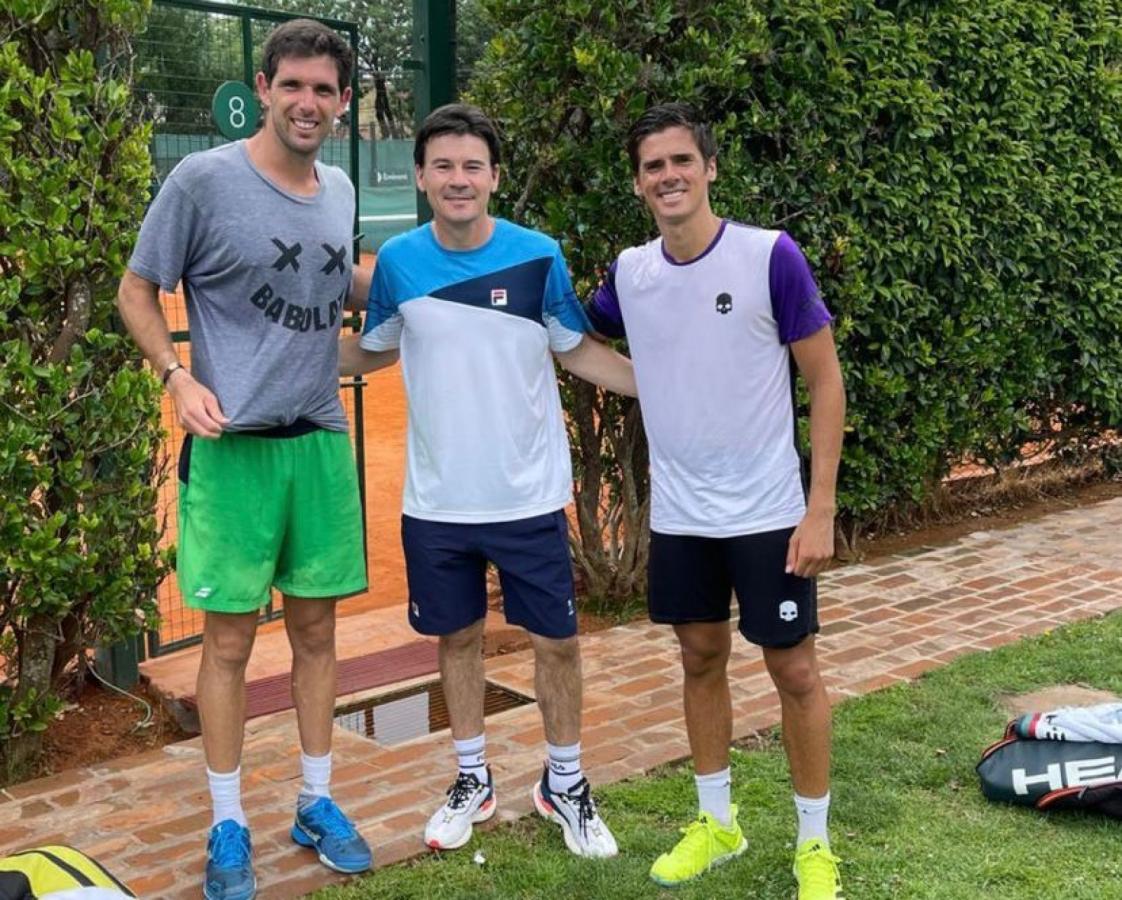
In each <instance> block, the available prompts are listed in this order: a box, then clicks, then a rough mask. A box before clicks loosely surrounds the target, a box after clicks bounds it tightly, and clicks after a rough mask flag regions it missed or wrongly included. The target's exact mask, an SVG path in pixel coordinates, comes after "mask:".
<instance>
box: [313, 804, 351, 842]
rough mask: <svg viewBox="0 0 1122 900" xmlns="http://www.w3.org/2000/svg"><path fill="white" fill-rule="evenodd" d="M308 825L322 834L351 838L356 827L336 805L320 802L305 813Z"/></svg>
mask: <svg viewBox="0 0 1122 900" xmlns="http://www.w3.org/2000/svg"><path fill="white" fill-rule="evenodd" d="M305 815H306V816H307V818H308V823H309V824H310V825H311V826H312V827H313V828H315V829H316V830H317V831H319V832H320V833H321V834H327V835H331V836H332V837H342V838H346V837H350V836H351V834H352V833H353V832H354V826H353V825H351V823H350V821H349V820H348V819H347V817H346V816H344V815H343V811H342V810H341V809H339V807H338V806H336V805H335V804H334V803H330V802H329V803H324V802H323V801H318V802H316V803H314V804H312V806H311V807H310V808H309V809H308V810H307V811H306V812H305Z"/></svg>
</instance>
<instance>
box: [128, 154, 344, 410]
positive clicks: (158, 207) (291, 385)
mask: <svg viewBox="0 0 1122 900" xmlns="http://www.w3.org/2000/svg"><path fill="white" fill-rule="evenodd" d="M316 174H317V176H318V178H319V191H318V193H317V194H316V195H315V196H314V197H300V196H296V195H294V194H289V193H287V192H285V191H283V190H281V189H280V188H279V187H277V185H275V184H274V183H273V182H272V181H270V180H269V179H268V178H266V177H265V176H264V175H263V174H262V173H261V172H259V171H258V170H257V169H256V168H255V167H254V166H253V163H252V162H250V159H249V155H248V154H247V153H246V149H245V142H244V141H238V142H236V143H233V144H226V145H223V146H221V147H216V148H215V149H213V150H206V151H203V152H201V153H192V154H191V155H190V156H187V157H186V158H184V159H183V161H182V162H180V163H179V165H178V166H176V167H175V169H174V170H173V171H172V173H171V174H170V175H169V176H168V178H167V180H166V181H165V182H164V184H163V186H162V187H161V188H160V192H159V194H157V195H156V199H155V200H154V201H153V203H152V206H151V207H150V208H149V210H148V214H147V215H146V216H145V217H144V224H143V225H142V226H141V228H140V237H139V239H138V240H137V243H136V249H135V250H134V251H133V254H132V258H131V259H130V260H129V268H130V269H131V270H132V271H133V272H135V273H136V274H137V275H139V276H140V277H141V278H144V279H146V280H147V281H151V282H153V283H154V284H159V285H160V286H161V287H163V289H164V290H165V291H173V290H175V285H176V283H177V282H179V280H180V278H182V280H183V287H184V290H185V293H186V296H187V322H188V325H189V327H190V330H191V372H192V374H193V375H194V376H195V378H196V379H198V380H199V382H201V383H202V384H204V385H206V386H207V387H209V388H210V389H211V390H212V391H214V393H215V395H216V396H217V397H218V402H219V403H220V404H221V406H222V411H223V413H225V414H226V416H227V417H228V418H229V419H230V424H229V425H228V426H227V428H228V429H229V430H231V431H244V430H247V429H257V428H270V427H273V426H277V425H288V424H291V423H292V422H294V421H295V420H296V419H299V418H303V419H308V420H310V421H312V422H314V423H315V424H317V425H319V426H321V427H323V428H327V429H331V430H333V431H346V430H347V417H346V414H345V413H344V412H343V405H342V403H341V402H340V400H339V369H338V358H339V343H338V341H339V327H340V324H341V321H342V319H343V316H344V311H343V303H344V301H345V300H346V297H347V293H348V291H349V289H350V284H351V237H352V235H351V232H352V230H353V224H354V208H355V207H354V204H355V195H354V188H353V187H352V185H351V183H350V180H349V179H348V178H347V175H346V173H344V172H343V171H342V170H341V169H338V168H336V167H334V166H327V165H322V164H320V163H316Z"/></svg>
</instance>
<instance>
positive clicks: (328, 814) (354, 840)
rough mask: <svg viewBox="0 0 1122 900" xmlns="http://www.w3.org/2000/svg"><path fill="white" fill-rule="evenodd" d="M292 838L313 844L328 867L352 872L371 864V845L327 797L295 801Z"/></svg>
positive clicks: (372, 862)
mask: <svg viewBox="0 0 1122 900" xmlns="http://www.w3.org/2000/svg"><path fill="white" fill-rule="evenodd" d="M292 839H293V840H294V841H296V843H297V844H299V845H300V846H301V847H312V848H313V849H314V850H315V851H316V852H317V853H318V854H319V861H320V862H321V863H323V864H324V865H325V866H327V867H328V868H329V869H334V870H335V871H336V872H343V873H344V874H346V875H353V874H354V873H355V872H365V871H366V870H367V869H369V868H370V867H371V866H372V865H373V864H374V860H373V858H372V857H371V855H370V846H369V845H368V844H367V843H366V841H364V840H363V839H362V835H361V834H359V833H358V830H357V829H356V828H355V827H354V825H352V824H351V820H350V819H348V818H347V817H346V816H345V815H344V814H343V811H342V810H341V809H339V807H338V806H336V805H335V801H334V800H332V799H331V798H330V797H317V798H316V800H315V802H313V803H297V805H296V822H295V824H294V825H293V826H292Z"/></svg>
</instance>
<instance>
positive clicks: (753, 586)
mask: <svg viewBox="0 0 1122 900" xmlns="http://www.w3.org/2000/svg"><path fill="white" fill-rule="evenodd" d="M794 530H795V529H794V528H782V529H780V530H779V531H766V532H762V533H760V534H745V535H739V536H737V537H728V538H710V537H694V536H689V535H677V534H659V533H657V532H654V531H652V532H651V555H650V566H649V583H648V589H647V608H648V610H649V612H650V617H651V621H652V622H661V623H664V624H670V625H682V624H685V623H688V622H727V621H728V619H729V611H730V606H731V603H732V592H733V591H734V590H735V591H736V597H737V601H738V602H739V604H740V633H741V634H742V635H744V637H745V638H747V639H748V640H749V641H751V642H752V643H753V644H758V645H759V646H761V647H771V648H776V649H783V648H786V647H793V646H795V645H796V644H798V643H799V642H800V641H802V640H803V639H804V638H805V637H806V636H807V635H809V634H814V633H815V632H817V631H818V596H817V590H816V585H815V580H814V579H813V578H800V577H799V576H798V575H788V574H787V573H786V572H785V571H784V569H785V568H786V565H787V542H788V541H789V540H790V537H791V533H792V532H793V531H794Z"/></svg>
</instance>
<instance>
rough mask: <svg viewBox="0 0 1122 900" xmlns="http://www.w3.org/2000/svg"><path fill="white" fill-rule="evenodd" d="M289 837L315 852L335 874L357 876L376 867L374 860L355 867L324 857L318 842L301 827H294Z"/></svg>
mask: <svg viewBox="0 0 1122 900" xmlns="http://www.w3.org/2000/svg"><path fill="white" fill-rule="evenodd" d="M289 836H290V837H291V838H292V841H293V843H296V844H299V845H300V846H301V847H308V848H310V849H312V850H315V852H316V855H317V856H318V857H319V861H320V862H321V863H323V864H324V865H325V866H327V868H329V869H331V870H332V871H333V872H338V873H340V874H341V875H357V874H358V873H359V872H366V871H368V870H369V869H371V868H373V866H374V860H373V859H371V860H369V861H368V862H364V863H356V864H355V865H353V866H344V865H340V864H339V863H337V862H334V861H333V860H331V859H328V857H327V856H326V855H324V854H323V853H322V852H321V851H320V850H319V848H318V847H316V842H315V841H314V840H313V839H312V836H311V835H310V834H308V832H306V831H305V830H304V829H303V828H301V827H300V826H299V825H293V826H292V830H291V831H290V832H289Z"/></svg>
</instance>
